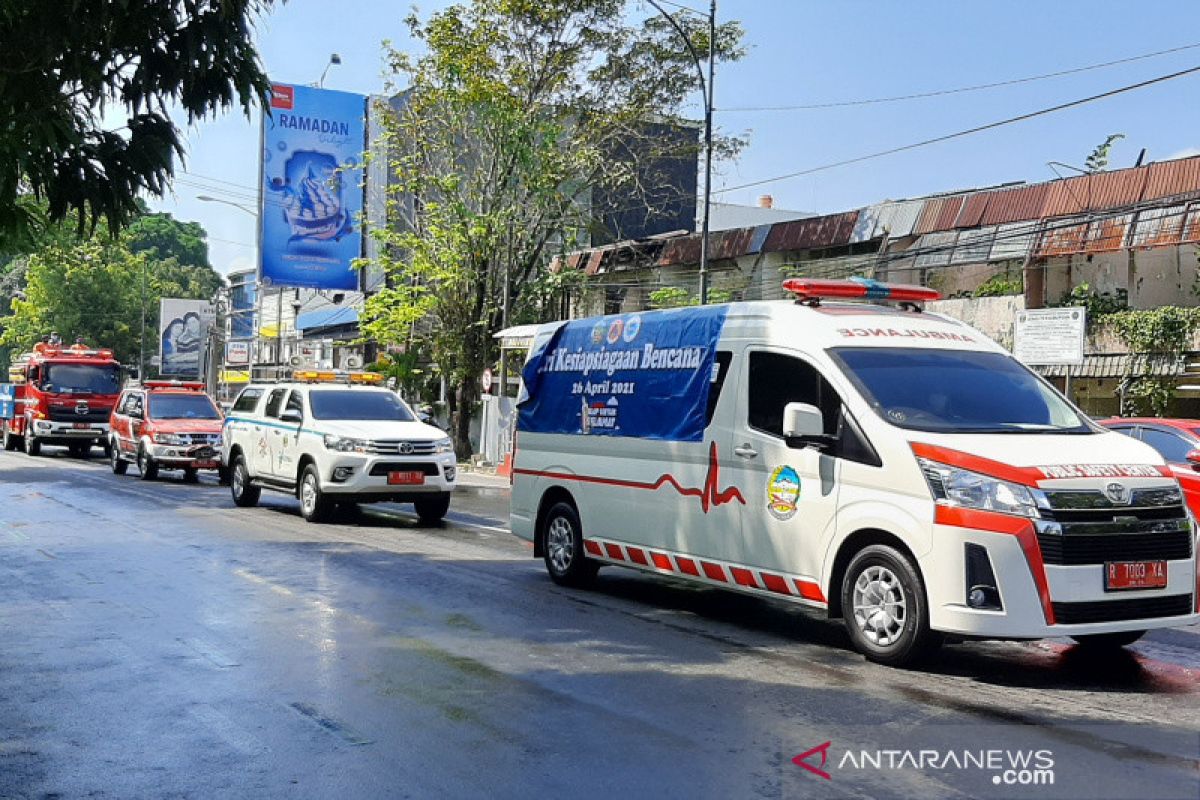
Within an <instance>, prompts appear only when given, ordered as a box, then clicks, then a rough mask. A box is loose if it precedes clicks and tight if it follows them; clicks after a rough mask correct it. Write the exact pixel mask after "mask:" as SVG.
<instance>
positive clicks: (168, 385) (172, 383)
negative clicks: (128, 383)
mask: <svg viewBox="0 0 1200 800" xmlns="http://www.w3.org/2000/svg"><path fill="white" fill-rule="evenodd" d="M142 386H143V387H145V388H147V389H187V390H189V391H203V390H204V388H205V386H204V384H203V383H201V382H200V381H180V380H154V381H145V382H143V383H142Z"/></svg>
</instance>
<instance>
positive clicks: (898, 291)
mask: <svg viewBox="0 0 1200 800" xmlns="http://www.w3.org/2000/svg"><path fill="white" fill-rule="evenodd" d="M783 288H784V290H785V291H788V292H791V293H792V294H794V295H796V299H797V300H800V301H805V300H815V301H819V300H821V299H822V298H840V299H854V300H859V299H862V300H892V301H894V302H900V303H924V302H926V301H927V300H937V299H938V298H940V297H941V296H942V294H941V292H939V291H938V290H937V289H927V288H926V287H924V286H911V285H908V284H903V283H880V282H879V281H873V280H870V279H868V278H851V279H850V280H845V281H834V280H824V279H820V278H790V279H788V280H786V281H784V282H783Z"/></svg>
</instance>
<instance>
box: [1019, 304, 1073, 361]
mask: <svg viewBox="0 0 1200 800" xmlns="http://www.w3.org/2000/svg"><path fill="white" fill-rule="evenodd" d="M1086 327H1087V309H1086V308H1083V307H1072V308H1034V309H1029V310H1028V311H1020V312H1017V320H1016V322H1014V323H1013V329H1014V330H1013V334H1014V335H1013V340H1014V346H1013V355H1015V356H1016V357H1017V360H1018V361H1021V362H1022V363H1024V364H1028V365H1030V366H1043V365H1048V364H1082V363H1083V342H1084V335H1085V328H1086Z"/></svg>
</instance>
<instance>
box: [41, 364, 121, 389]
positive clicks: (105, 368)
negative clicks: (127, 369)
mask: <svg viewBox="0 0 1200 800" xmlns="http://www.w3.org/2000/svg"><path fill="white" fill-rule="evenodd" d="M41 389H42V391H43V392H51V393H53V392H63V393H66V394H116V393H117V392H118V391H120V389H121V369H120V367H117V366H115V365H99V364H47V365H46V373H45V377H44V378H43V379H42V385H41Z"/></svg>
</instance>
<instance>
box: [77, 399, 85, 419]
mask: <svg viewBox="0 0 1200 800" xmlns="http://www.w3.org/2000/svg"><path fill="white" fill-rule="evenodd" d="M75 413H76V414H79V415H80V416H83V415H84V414H86V413H88V404H87V401H86V400H80V401H79V402H78V403H76V404H75Z"/></svg>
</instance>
